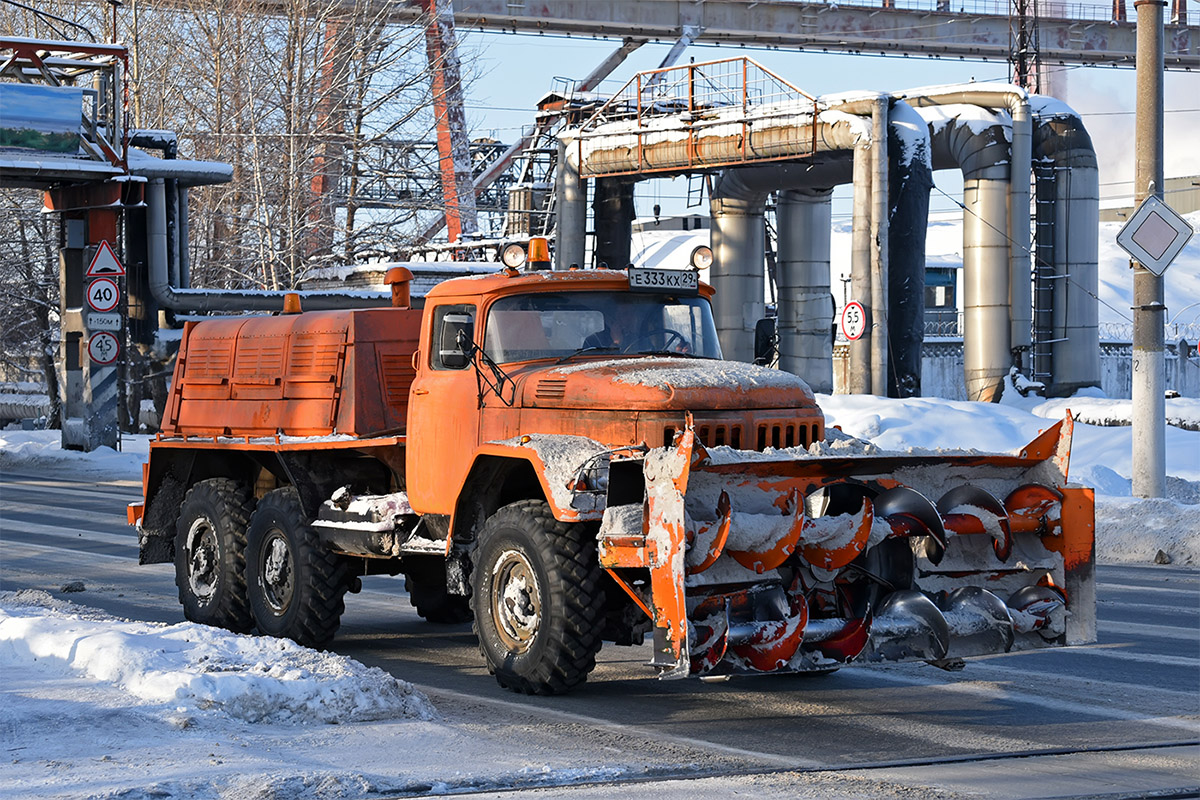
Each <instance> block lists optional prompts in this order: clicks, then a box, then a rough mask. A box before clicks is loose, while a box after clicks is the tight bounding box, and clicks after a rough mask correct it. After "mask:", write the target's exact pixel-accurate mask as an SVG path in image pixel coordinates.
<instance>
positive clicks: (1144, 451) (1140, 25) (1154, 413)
mask: <svg viewBox="0 0 1200 800" xmlns="http://www.w3.org/2000/svg"><path fill="white" fill-rule="evenodd" d="M1165 5H1166V3H1165V2H1163V0H1138V2H1136V3H1134V8H1136V9H1137V62H1136V63H1137V121H1136V131H1135V132H1134V136H1135V151H1136V154H1137V161H1136V166H1135V169H1134V178H1133V180H1134V200H1135V204H1136V203H1140V202H1142V201H1143V200H1144V199H1145V198H1146V196H1147V195H1149V194H1154V195H1155V196H1157V197H1159V199H1161V198H1162V187H1163V137H1162V130H1163V6H1165ZM1151 187H1153V188H1151ZM1166 310H1167V309H1166V306H1165V305H1163V279H1162V277H1160V276H1159V275H1155V274H1154V273H1153V272H1151V271H1150V270H1149V269H1147V268H1146V267H1144V266H1142V264H1141V263H1139V262H1136V261H1135V262H1134V272H1133V494H1134V495H1135V496H1136V497H1162V496H1163V494H1164V493H1165V491H1166V485H1167V446H1166V445H1167V430H1166V416H1167V409H1166V399H1165V395H1164V393H1163V391H1164V389H1165V388H1166V380H1165V377H1166V375H1165V373H1166V363H1165V361H1164V357H1163V322H1164V320H1165V317H1164V316H1163V315H1164V313H1165V312H1166Z"/></svg>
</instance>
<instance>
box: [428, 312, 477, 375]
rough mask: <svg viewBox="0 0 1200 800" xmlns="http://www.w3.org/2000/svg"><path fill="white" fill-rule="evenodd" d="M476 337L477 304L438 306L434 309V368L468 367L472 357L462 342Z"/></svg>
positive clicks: (432, 357) (432, 362)
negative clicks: (468, 354) (464, 348)
mask: <svg viewBox="0 0 1200 800" xmlns="http://www.w3.org/2000/svg"><path fill="white" fill-rule="evenodd" d="M474 339H475V306H470V305H463V306H438V307H437V308H436V309H434V311H433V353H431V359H430V363H431V364H432V366H433V368H434V369H466V368H467V367H468V366H470V364H471V359H470V358H469V357H468V356H467V353H466V352H464V350H463V347H462V344H463V343H468V342H472V341H474Z"/></svg>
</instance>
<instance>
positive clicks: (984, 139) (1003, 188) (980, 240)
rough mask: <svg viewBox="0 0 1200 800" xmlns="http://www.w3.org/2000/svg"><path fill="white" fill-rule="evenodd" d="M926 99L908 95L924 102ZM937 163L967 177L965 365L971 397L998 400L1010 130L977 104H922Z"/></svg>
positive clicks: (1006, 342) (1006, 360)
mask: <svg viewBox="0 0 1200 800" xmlns="http://www.w3.org/2000/svg"><path fill="white" fill-rule="evenodd" d="M923 100H924V98H921V97H919V96H909V98H908V102H909V103H910V104H912V105H916V106H921V105H922V103H923ZM917 113H919V114H920V115H921V116H922V118H924V119H925V120H926V121H927V122H928V123H929V128H930V144H931V145H932V156H933V168H934V169H945V168H948V167H951V166H957V167H958V168H959V169H961V170H962V174H963V207H964V212H963V326H964V330H963V370H964V373H965V378H966V386H967V399H968V400H983V401H989V402H990V401H996V400H998V399H999V398H1000V392H1001V391H1002V390H1003V385H1004V378H1005V376H1006V375H1007V374H1008V369H1009V366H1010V365H1011V364H1012V353H1011V346H1010V342H1011V326H1010V324H1009V313H1010V306H1009V283H1010V280H1009V276H1010V272H1009V247H1008V235H1009V225H1008V203H1009V196H1008V190H1009V177H1010V168H1009V157H1010V155H1009V132H1010V126H1009V125H1008V124H1007V120H1002V119H1000V118H998V117H997V116H996V115H995V114H994V113H992V112H990V111H988V110H986V109H984V108H981V107H979V106H977V105H940V106H935V107H930V108H924V107H922V108H918V111H917Z"/></svg>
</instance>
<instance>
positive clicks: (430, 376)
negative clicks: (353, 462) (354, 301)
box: [405, 302, 479, 514]
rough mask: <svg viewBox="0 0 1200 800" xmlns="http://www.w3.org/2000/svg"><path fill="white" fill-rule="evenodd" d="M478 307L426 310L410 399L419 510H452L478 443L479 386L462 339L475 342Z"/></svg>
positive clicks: (411, 491)
mask: <svg viewBox="0 0 1200 800" xmlns="http://www.w3.org/2000/svg"><path fill="white" fill-rule="evenodd" d="M477 317H478V310H477V308H476V307H475V305H473V304H470V303H454V302H451V303H443V304H440V305H437V306H435V307H433V308H432V309H431V310H430V311H429V312H427V313H426V316H425V318H426V320H427V322H426V324H427V325H429V329H428V330H426V331H425V332H424V335H423V336H422V341H423V342H427V343H428V345H427V346H425V347H423V348H422V349H421V351H420V354H419V357H420V363H419V364H418V365H417V375H416V378H415V379H414V380H413V384H412V389H411V391H410V395H409V403H408V433H407V437H408V438H407V442H406V444H405V471H406V473H407V474H406V484H407V491H408V499H409V502H410V503H411V504H412V507H413V510H414V511H416V512H418V513H420V514H450V513H452V512H453V511H454V505H455V502H456V501H457V500H458V493H459V490H460V489H461V488H462V485H463V481H464V480H466V477H467V471H468V470H469V469H470V467H471V459H472V457H473V456H474V454H475V450H476V448H477V447H478V446H479V408H478V403H479V386H478V383H477V378H476V375H475V369H474V368H473V367H472V365H471V360H470V358H469V357H468V356H467V355H466V354H465V353H464V352H463V350H462V348H461V346H460V344H461V343H463V342H474V341H475V336H476V331H475V329H476V325H475V322H476V319H477Z"/></svg>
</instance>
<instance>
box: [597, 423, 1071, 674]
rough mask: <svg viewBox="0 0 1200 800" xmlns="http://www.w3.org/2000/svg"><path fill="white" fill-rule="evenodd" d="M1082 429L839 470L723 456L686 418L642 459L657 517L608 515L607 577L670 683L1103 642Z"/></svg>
mask: <svg viewBox="0 0 1200 800" xmlns="http://www.w3.org/2000/svg"><path fill="white" fill-rule="evenodd" d="M1072 427H1073V426H1072V422H1071V418H1070V416H1069V415H1068V417H1067V418H1066V419H1065V420H1063V421H1062V422H1059V423H1058V424H1056V425H1055V426H1054V427H1052V428H1051V429H1049V430H1047V431H1045V432H1044V433H1042V434H1041V435H1040V436H1038V437H1037V438H1036V439H1035V440H1034V441H1033V442H1031V443H1030V444H1029V445H1028V446H1027V447H1026V448H1025V449H1023V450H1022V451H1021V452H1020V453H1019V454H1017V455H974V454H969V455H941V454H931V455H907V454H900V455H859V454H856V455H853V456H840V455H836V454H833V455H830V454H823V455H811V454H807V453H805V452H803V451H798V452H797V451H774V452H773V453H767V454H762V453H747V452H744V451H734V450H730V449H728V448H720V449H719V450H718V449H714V451H713V452H711V453H710V452H709V451H707V450H706V449H705V448H704V446H703V445H702V444H700V443H699V442H698V441H697V439H696V436H695V433H694V431H693V429H692V426H691V424H690V420H689V424H688V426H687V427H686V428H685V429H684V430H683V431H682V432H681V433H680V434H678V435H677V436H676V437H675V440H674V442H673V443H672V444H671V445H670V446H668V447H664V448H660V449H658V450H652V451H650V452H649V453H648V454H647V455H646V456H645V459H644V462H643V464H642V475H643V477H644V481H645V495H644V496H645V501H644V504H643V505H642V506H638V505H625V506H610V507H609V509H608V510H607V511H606V513H605V517H604V522H603V523H602V525H601V529H600V534H599V540H600V560H601V564H602V565H603V566H604V567H605V568H607V569H608V571H609V574H610V575H612V576H613V577H614V579H615V580H616V581H617V582H618V584H620V585H621V587H622V588H623V589H624V590H625V591H626V592H628V593H629V594H630V596H631V597H632V598H633V599H634V601H635V602H636V603H637V604H638V605H639V606H640V607H641V608H642V610H643V611H645V612H646V613H647V614H648V615H649V616H650V617H651V618H652V619H653V621H654V659H653V662H652V663H653V665H654V666H656V667H657V668H658V669H659V670H660V674H661V676H662V677H671V678H674V677H684V676H687V675H699V676H710V677H719V676H727V675H734V674H748V673H762V672H823V671H830V670H832V669H836V668H837V667H840V666H842V665H846V664H850V663H862V662H877V661H902V660H921V661H928V662H931V663H933V664H935V665H937V666H942V667H945V668H956V667H957V666H959V665H961V661H960V659H961V658H962V657H965V656H975V655H984V654H988V653H1004V652H1008V651H1010V650H1019V649H1030V648H1035V647H1046V646H1053V645H1064V644H1080V643H1084V642H1089V641H1094V639H1095V616H1094V612H1093V611H1092V609H1094V607H1095V605H1094V596H1095V584H1094V576H1093V551H1094V547H1093V527H1094V510H1093V496H1092V492H1091V490H1089V489H1085V488H1079V487H1068V486H1067V485H1066V473H1067V462H1068V457H1069V453H1070V442H1071V432H1072ZM817 449H822V448H821V446H820V445H817V446H815V447H814V451H815V450H817ZM824 451H825V452H826V453H836V452H837V450H836V449H831V448H828V447H826V448H824ZM931 497H936V498H938V499H937V500H936V502H935V501H931V500H930V499H929V498H931ZM646 571H648V572H649V578H648V580H647V579H645V574H646Z"/></svg>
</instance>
